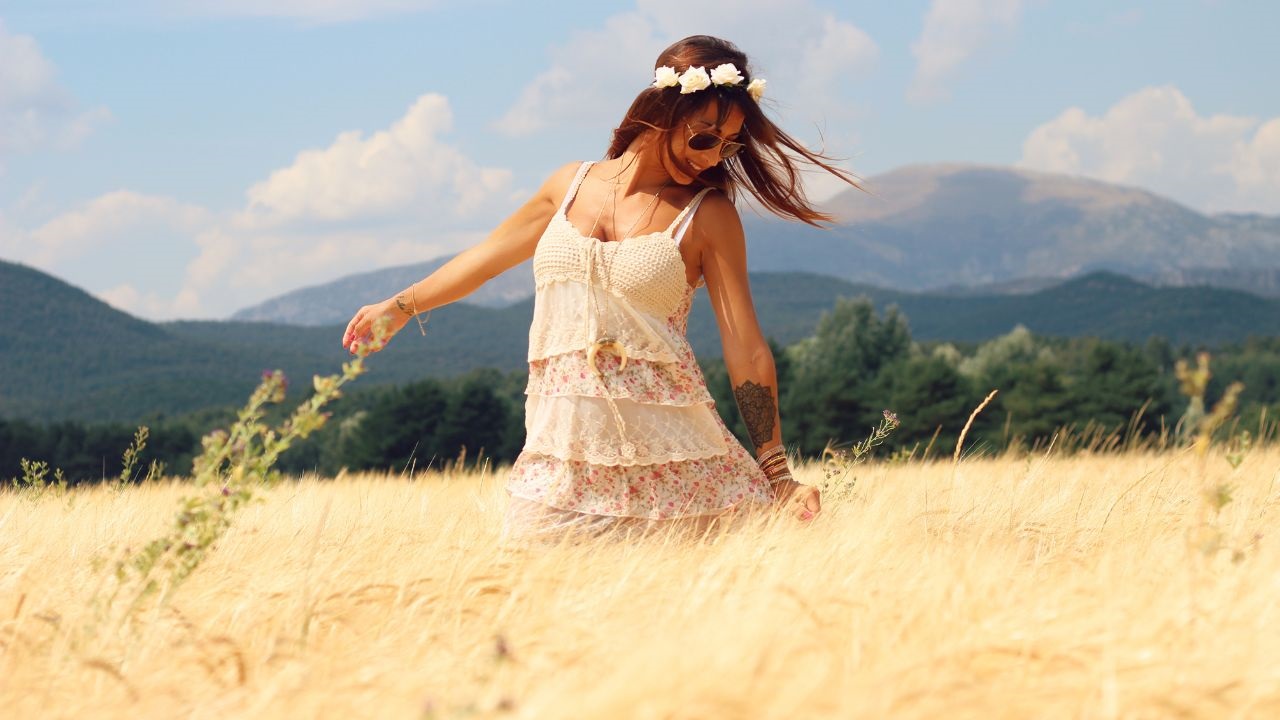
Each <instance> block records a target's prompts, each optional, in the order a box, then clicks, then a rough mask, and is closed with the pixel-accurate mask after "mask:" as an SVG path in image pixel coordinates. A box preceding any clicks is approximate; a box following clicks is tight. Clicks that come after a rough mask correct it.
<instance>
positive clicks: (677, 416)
mask: <svg viewBox="0 0 1280 720" xmlns="http://www.w3.org/2000/svg"><path fill="white" fill-rule="evenodd" d="M613 403H614V405H615V406H616V407H617V409H618V414H619V416H621V418H622V420H623V422H624V423H625V426H626V427H625V437H624V436H623V432H622V430H623V429H622V428H619V427H618V423H617V421H616V419H615V418H614V416H613V414H612V412H611V410H610V408H609V400H606V399H603V398H597V397H577V396H572V397H542V396H539V395H530V396H528V397H527V398H526V399H525V420H524V426H525V443H524V449H525V451H526V452H534V453H538V454H542V455H551V456H554V457H557V458H560V459H561V460H581V461H583V462H588V463H591V464H593V465H653V464H655V463H665V462H671V461H675V460H695V459H701V458H709V457H713V456H716V455H720V454H723V453H724V452H725V451H726V449H727V448H728V443H726V441H725V436H724V433H723V428H724V424H723V422H721V421H720V416H719V415H717V414H716V411H715V409H714V408H712V407H711V406H710V405H689V406H683V407H681V406H671V405H645V404H642V403H637V402H635V401H633V400H629V399H626V398H621V399H618V400H614V401H613ZM735 444H736V442H735Z"/></svg>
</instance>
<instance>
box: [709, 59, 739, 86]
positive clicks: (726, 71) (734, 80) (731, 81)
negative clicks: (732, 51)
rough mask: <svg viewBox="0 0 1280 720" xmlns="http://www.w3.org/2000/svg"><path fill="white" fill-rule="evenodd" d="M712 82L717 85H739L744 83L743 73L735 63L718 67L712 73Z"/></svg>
mask: <svg viewBox="0 0 1280 720" xmlns="http://www.w3.org/2000/svg"><path fill="white" fill-rule="evenodd" d="M711 82H713V83H715V84H717V85H737V84H738V83H740V82H742V73H740V72H738V68H736V67H734V65H733V63H725V64H723V65H718V66H716V68H715V69H714V70H712V71H711Z"/></svg>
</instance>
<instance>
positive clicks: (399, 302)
mask: <svg viewBox="0 0 1280 720" xmlns="http://www.w3.org/2000/svg"><path fill="white" fill-rule="evenodd" d="M396 307H398V308H400V312H402V313H404V314H405V315H408V316H409V317H413V311H412V310H410V309H409V306H408V305H407V304H405V301H404V293H400V294H399V295H396Z"/></svg>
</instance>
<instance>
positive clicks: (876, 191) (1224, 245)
mask: <svg viewBox="0 0 1280 720" xmlns="http://www.w3.org/2000/svg"><path fill="white" fill-rule="evenodd" d="M824 207H825V209H827V210H829V211H830V212H832V213H834V214H835V215H836V216H837V217H839V218H840V219H841V223H840V224H839V225H837V226H835V227H833V228H831V229H827V230H819V229H815V228H811V227H808V226H805V225H801V224H799V223H788V222H783V221H781V220H778V219H775V218H771V217H759V216H756V215H754V214H752V213H750V212H746V213H744V225H745V227H746V231H747V245H748V257H747V260H748V268H749V269H750V270H751V271H753V272H808V273H818V274H823V275H830V276H833V277H837V278H840V279H843V280H848V281H850V282H857V283H867V284H871V285H875V286H877V287H892V288H899V289H905V290H930V289H939V288H945V289H946V290H947V291H948V292H949V293H950V294H956V295H973V294H991V293H995V294H1002V293H1004V292H1010V293H1015V294H1022V293H1026V292H1032V291H1035V290H1041V289H1045V288H1047V287H1050V286H1051V285H1053V284H1056V283H1059V282H1062V281H1063V280H1066V279H1068V278H1071V277H1074V276H1077V275H1080V274H1082V273H1087V272H1091V271H1094V270H1105V271H1109V272H1117V273H1122V274H1125V275H1129V276H1131V277H1135V278H1139V279H1142V280H1144V281H1147V282H1151V283H1154V284H1158V285H1173V286H1195V285H1213V286H1216V287H1224V288H1233V289H1238V290H1244V291H1247V292H1251V293H1254V294H1259V295H1264V296H1267V297H1280V218H1276V217H1270V216H1265V215H1256V214H1221V215H1203V214H1201V213H1198V212H1196V211H1194V210H1192V209H1190V208H1187V207H1185V206H1183V205H1180V204H1178V203H1176V202H1173V201H1171V200H1168V199H1165V198H1162V197H1160V196H1158V195H1155V194H1153V193H1150V192H1147V191H1145V190H1140V189H1137V188H1130V187H1123V186H1119V185H1113V184H1109V183H1104V182H1100V181H1097V180H1089V179H1085V178H1076V177H1069V176H1065V175H1052V174H1046V173H1039V172H1033V171H1029V170H1021V169H1016V168H1003V167H986V166H978V165H960V164H954V165H915V166H908V167H904V168H900V169H898V170H894V171H892V172H889V173H885V174H883V175H878V176H875V177H872V178H870V179H868V180H867V192H863V191H860V190H856V189H849V190H845V191H844V192H842V193H840V194H839V195H837V196H835V197H834V198H832V199H831V200H829V201H828V202H827V203H825V204H824ZM446 259H447V258H440V259H437V260H434V261H431V262H428V263H418V264H415V265H407V266H402V267H396V268H387V269H384V270H378V271H373V272H368V273H361V274H360V275H354V276H348V277H345V278H342V279H340V280H337V281H334V282H332V283H326V284H322V285H318V286H315V287H312V288H306V289H304V290H299V291H295V292H292V293H288V294H286V295H283V296H281V297H279V298H276V299H274V300H269V301H267V302H265V303H262V304H260V305H258V306H255V307H254V308H249V309H246V310H244V311H241V312H239V313H236V315H235V316H233V317H234V319H243V320H271V321H274V322H286V323H292V324H301V325H322V324H331V323H339V322H341V323H345V322H346V321H347V320H348V319H350V317H351V314H352V313H353V312H354V311H355V309H356V308H358V307H360V306H361V305H364V304H366V303H370V302H375V301H378V300H383V299H385V298H386V297H388V296H389V295H390V294H391V293H392V292H394V291H396V290H398V289H400V288H403V287H405V286H407V285H408V284H410V283H411V282H415V281H417V280H420V279H422V278H423V277H426V276H427V275H429V274H430V272H431V271H432V270H434V269H435V268H436V267H438V266H439V265H440V264H443V262H444V261H445V260H446ZM532 294H533V278H532V273H531V271H530V269H529V264H528V263H525V264H522V265H521V266H519V267H517V268H514V269H512V270H510V271H508V272H507V273H504V274H503V275H501V276H499V277H497V278H495V279H494V280H492V281H490V282H489V283H488V284H486V285H485V286H484V287H482V288H481V289H480V290H479V291H477V292H476V293H475V294H473V295H472V296H471V297H468V298H467V299H466V301H465V302H469V303H473V304H479V305H485V306H490V307H501V306H503V305H507V304H510V303H511V302H514V301H517V300H519V299H521V298H524V297H528V296H530V295H532Z"/></svg>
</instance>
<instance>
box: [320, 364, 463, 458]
mask: <svg viewBox="0 0 1280 720" xmlns="http://www.w3.org/2000/svg"><path fill="white" fill-rule="evenodd" d="M448 404H449V398H448V396H447V394H446V392H445V389H444V387H442V385H441V383H440V382H439V381H437V380H423V381H420V382H416V383H411V384H409V385H405V386H402V387H398V388H392V389H389V390H383V391H381V392H380V397H378V399H377V400H375V401H374V403H373V404H372V406H371V407H370V408H369V410H368V412H367V414H366V415H365V416H364V417H363V418H362V419H361V420H360V421H359V423H358V426H357V429H355V430H354V431H350V429H349V428H348V431H349V432H351V434H352V435H353V439H352V441H351V444H350V447H349V449H348V451H347V452H348V454H347V456H346V457H345V458H344V460H345V461H346V464H347V465H348V466H349V467H351V468H352V469H357V470H368V469H374V468H377V469H392V470H396V471H402V470H406V469H411V468H414V467H416V468H419V469H423V468H426V467H427V465H428V463H430V462H431V461H432V460H437V459H438V455H439V452H440V449H441V448H440V445H439V444H438V442H437V434H438V433H439V432H440V431H441V430H442V421H443V420H444V418H445V416H446V408H447V406H448ZM340 431H341V430H340Z"/></svg>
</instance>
